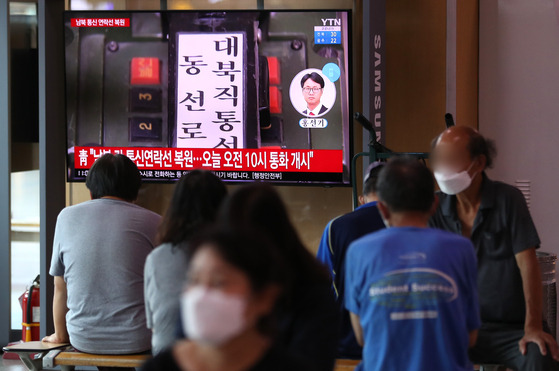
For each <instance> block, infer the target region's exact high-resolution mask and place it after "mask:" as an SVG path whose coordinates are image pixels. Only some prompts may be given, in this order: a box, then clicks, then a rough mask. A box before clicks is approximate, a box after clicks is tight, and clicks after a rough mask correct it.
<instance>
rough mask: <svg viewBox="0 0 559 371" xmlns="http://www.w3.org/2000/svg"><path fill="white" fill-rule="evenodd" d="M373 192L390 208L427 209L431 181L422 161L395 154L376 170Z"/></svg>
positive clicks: (432, 192)
mask: <svg viewBox="0 0 559 371" xmlns="http://www.w3.org/2000/svg"><path fill="white" fill-rule="evenodd" d="M377 194H378V197H379V199H380V200H381V201H382V202H384V203H385V204H386V205H387V206H388V208H389V209H390V210H391V211H394V212H405V211H419V212H429V210H430V209H431V206H432V205H433V202H434V201H435V181H434V179H433V175H432V174H431V171H430V170H429V169H428V168H427V166H425V165H424V164H423V163H422V162H420V161H418V160H417V159H415V158H412V157H397V158H394V159H392V160H391V161H389V162H388V163H387V164H386V165H385V166H383V169H382V170H381V171H380V174H379V177H378V181H377Z"/></svg>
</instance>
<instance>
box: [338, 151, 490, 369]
mask: <svg viewBox="0 0 559 371" xmlns="http://www.w3.org/2000/svg"><path fill="white" fill-rule="evenodd" d="M434 188H435V182H434V180H433V176H432V174H431V172H430V171H429V169H427V167H425V165H423V164H422V163H421V162H419V161H417V160H416V159H410V158H397V159H394V160H392V161H390V162H388V164H387V165H386V166H385V167H384V168H383V169H382V170H381V172H380V174H379V179H378V183H377V192H378V197H379V202H378V208H379V210H380V213H381V215H382V216H383V218H384V220H385V223H386V224H387V225H388V226H389V228H387V229H383V230H380V231H378V232H375V233H371V234H369V235H367V236H365V237H363V238H361V239H359V240H357V241H355V242H354V243H353V244H351V246H350V248H349V250H348V254H347V260H346V272H345V273H346V301H345V302H346V307H347V309H348V310H349V311H350V312H351V322H352V324H353V328H354V330H355V334H356V336H357V340H358V341H359V342H360V343H361V344H364V345H363V346H364V347H363V363H362V364H361V367H362V368H361V369H364V370H367V371H381V370H406V371H414V370H417V371H422V370H452V371H465V370H472V369H473V366H472V364H471V362H470V360H469V359H468V347H470V346H472V345H473V344H474V343H475V338H476V333H477V329H478V328H479V326H480V319H479V303H478V298H477V285H476V258H475V255H474V248H473V246H472V243H471V242H470V241H469V240H468V239H467V238H464V237H461V236H457V235H455V234H452V233H449V232H445V231H440V230H436V229H430V228H428V227H427V225H428V221H429V218H430V216H431V215H432V214H433V212H434V211H435V209H436V207H437V203H436V199H435V193H434Z"/></svg>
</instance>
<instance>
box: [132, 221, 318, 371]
mask: <svg viewBox="0 0 559 371" xmlns="http://www.w3.org/2000/svg"><path fill="white" fill-rule="evenodd" d="M271 246H272V242H270V241H268V240H267V239H266V236H263V235H259V234H258V233H257V232H253V231H241V230H239V229H237V230H235V231H232V230H231V229H228V230H223V229H220V230H214V231H212V232H211V233H209V234H206V235H204V236H201V237H197V238H194V239H192V240H191V242H190V244H189V249H188V255H189V256H188V261H189V268H188V272H187V286H186V289H185V291H184V293H183V294H182V296H181V317H182V319H183V321H182V323H183V327H184V332H185V334H186V337H187V339H188V340H181V341H179V342H177V343H176V344H175V345H174V346H173V348H171V349H167V350H165V351H163V352H161V353H159V354H158V355H156V356H155V357H154V358H152V359H151V360H148V361H147V362H146V363H145V364H144V366H143V368H142V370H143V371H159V370H161V371H174V370H192V371H197V370H207V371H213V370H216V371H217V370H219V371H221V370H243V371H244V370H253V371H256V370H262V371H276V370H277V371H280V370H281V371H285V370H292V371H298V370H301V371H302V370H313V365H312V363H310V364H306V362H305V361H303V360H301V359H298V358H297V357H296V356H294V355H292V354H289V353H287V352H286V351H285V350H284V348H283V347H282V346H281V344H280V343H278V342H274V333H275V327H276V326H275V325H276V319H277V317H276V313H277V312H278V310H279V301H278V298H279V297H280V296H281V295H289V293H288V292H286V291H285V290H287V289H288V286H287V285H286V282H287V281H289V280H290V277H289V276H290V275H292V272H291V271H290V270H288V269H285V267H286V266H285V261H284V260H283V259H282V257H281V256H280V255H279V254H277V249H274V248H272V247H271Z"/></svg>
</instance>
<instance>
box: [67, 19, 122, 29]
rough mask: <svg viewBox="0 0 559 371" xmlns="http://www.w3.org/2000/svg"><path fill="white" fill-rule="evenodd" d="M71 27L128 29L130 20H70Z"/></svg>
mask: <svg viewBox="0 0 559 371" xmlns="http://www.w3.org/2000/svg"><path fill="white" fill-rule="evenodd" d="M70 26H71V27H130V18H72V19H71V20H70Z"/></svg>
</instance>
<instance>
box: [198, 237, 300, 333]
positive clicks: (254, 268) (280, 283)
mask: <svg viewBox="0 0 559 371" xmlns="http://www.w3.org/2000/svg"><path fill="white" fill-rule="evenodd" d="M203 247H208V248H211V249H212V250H213V251H214V252H216V253H218V254H219V255H220V257H221V258H222V259H223V260H224V261H225V262H227V263H228V264H230V265H232V266H233V267H235V268H236V269H238V270H240V271H241V272H243V273H244V274H245V275H246V277H247V278H248V281H249V283H250V286H251V291H252V292H253V293H256V294H258V293H261V292H262V291H263V290H264V289H266V288H267V287H269V286H271V285H275V286H276V287H277V288H278V289H279V294H280V295H279V296H278V298H277V300H276V303H275V304H274V306H273V308H272V310H271V312H270V313H268V314H267V315H265V316H263V317H262V318H260V320H259V321H258V324H257V327H258V330H259V331H260V332H261V333H262V334H264V335H267V336H274V335H275V334H276V331H277V317H278V313H279V311H280V306H281V304H280V303H281V301H280V298H281V296H282V295H289V293H288V291H287V290H288V289H289V287H288V284H287V283H288V282H290V281H291V280H290V279H289V276H290V275H291V274H292V272H291V271H289V270H288V269H286V267H285V260H284V258H283V257H282V256H281V255H280V254H279V253H278V251H279V249H278V248H277V247H274V242H273V241H271V240H270V239H269V238H267V236H265V235H264V234H262V233H260V232H259V231H254V230H252V231H249V230H240V229H235V230H232V229H230V228H225V227H223V226H221V227H217V228H216V227H214V228H209V229H207V230H205V231H203V232H202V233H199V234H196V236H194V237H193V238H192V239H191V240H190V242H189V247H188V250H187V258H188V261H189V262H192V259H193V257H194V256H195V255H196V253H197V252H198V251H200V249H201V248H203ZM188 269H190V266H189V268H188Z"/></svg>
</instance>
